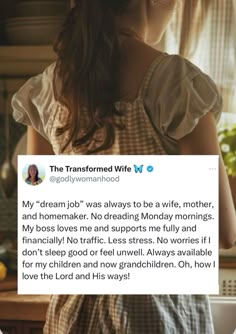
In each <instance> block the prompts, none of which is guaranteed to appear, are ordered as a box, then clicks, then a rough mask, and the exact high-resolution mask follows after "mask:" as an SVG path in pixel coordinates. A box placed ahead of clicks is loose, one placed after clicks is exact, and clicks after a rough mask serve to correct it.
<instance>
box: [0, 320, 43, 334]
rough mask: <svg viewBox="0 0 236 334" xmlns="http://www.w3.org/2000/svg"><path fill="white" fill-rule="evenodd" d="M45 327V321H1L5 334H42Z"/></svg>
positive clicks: (1, 327)
mask: <svg viewBox="0 0 236 334" xmlns="http://www.w3.org/2000/svg"><path fill="white" fill-rule="evenodd" d="M43 326H44V322H43V321H15V320H11V321H10V320H7V321H6V320H0V329H1V331H2V332H3V334H42V333H43Z"/></svg>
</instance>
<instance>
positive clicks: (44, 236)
mask: <svg viewBox="0 0 236 334" xmlns="http://www.w3.org/2000/svg"><path fill="white" fill-rule="evenodd" d="M218 161H219V157H218V156H174V155H172V156H170V155H163V156H143V155H142V156H102V155H101V156H64V155H60V156H19V157H18V293H19V294H217V293H218V292H219V286H218Z"/></svg>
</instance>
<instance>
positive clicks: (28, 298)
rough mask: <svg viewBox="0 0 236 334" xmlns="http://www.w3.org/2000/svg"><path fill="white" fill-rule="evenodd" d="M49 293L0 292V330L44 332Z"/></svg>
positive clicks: (27, 333)
mask: <svg viewBox="0 0 236 334" xmlns="http://www.w3.org/2000/svg"><path fill="white" fill-rule="evenodd" d="M49 300H50V296H49V295H34V296H32V295H17V293H16V291H8V292H1V293H0V330H1V331H2V332H3V334H43V326H44V323H45V320H46V312H47V307H48V303H49Z"/></svg>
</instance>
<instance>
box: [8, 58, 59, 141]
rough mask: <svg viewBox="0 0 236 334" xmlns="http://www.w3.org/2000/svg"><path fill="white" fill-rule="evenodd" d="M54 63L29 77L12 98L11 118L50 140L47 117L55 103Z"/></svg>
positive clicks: (48, 117) (49, 115) (50, 114)
mask: <svg viewBox="0 0 236 334" xmlns="http://www.w3.org/2000/svg"><path fill="white" fill-rule="evenodd" d="M54 67H55V63H53V64H51V65H50V66H49V67H47V68H46V69H45V71H44V72H43V73H42V74H39V75H37V76H34V77H32V78H30V79H29V80H28V81H27V82H26V83H25V84H24V85H23V86H22V87H21V88H20V89H19V91H18V92H16V93H15V94H14V96H13V98H12V108H13V118H14V119H15V121H16V122H19V123H22V124H24V125H27V126H28V125H30V126H32V127H33V128H34V129H35V130H36V131H37V132H38V133H39V134H40V135H41V136H42V137H44V138H45V139H46V140H47V141H48V142H50V135H49V134H50V131H49V119H50V117H51V116H52V107H53V105H54V104H55V103H54V102H55V99H54V93H53V87H52V77H53V71H54Z"/></svg>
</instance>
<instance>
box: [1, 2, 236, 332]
mask: <svg viewBox="0 0 236 334" xmlns="http://www.w3.org/2000/svg"><path fill="white" fill-rule="evenodd" d="M70 6H72V1H69V0H55V1H53V0H41V1H36V0H0V168H1V175H0V178H1V182H0V262H3V263H5V265H6V266H7V268H8V275H9V274H10V276H9V277H14V275H15V274H16V268H17V262H16V260H17V251H16V249H17V241H16V240H17V199H16V193H17V189H16V175H15V172H14V171H16V158H17V154H24V153H25V145H26V137H25V131H26V128H25V127H24V126H22V125H20V124H17V123H15V122H14V121H13V119H12V117H11V113H12V110H11V106H10V102H11V98H12V95H13V94H14V92H15V91H16V90H18V89H19V87H21V86H22V84H23V83H24V82H25V81H26V80H27V79H28V78H29V77H31V76H33V75H37V74H38V73H40V72H42V71H43V70H44V69H45V67H46V66H47V65H49V64H50V63H52V62H53V61H54V60H55V55H54V53H53V50H52V43H53V40H54V38H55V35H56V33H57V31H58V29H59V27H60V25H61V24H62V22H63V20H64V17H65V16H66V14H67V12H68V10H69V8H70ZM235 32H236V1H235V0H181V1H180V2H179V6H178V8H177V10H176V13H175V15H174V17H173V20H172V22H171V24H170V26H169V28H168V30H167V32H166V33H165V35H164V37H163V39H162V40H161V42H160V44H159V45H157V48H158V49H160V50H162V51H165V52H168V53H172V54H180V55H182V56H184V57H186V58H187V59H189V60H190V61H192V62H193V63H195V64H196V65H197V66H199V67H200V68H201V69H202V70H203V71H204V72H206V73H207V74H208V75H209V76H211V77H212V78H213V80H214V81H215V82H216V84H217V86H218V89H219V91H220V92H221V94H222V96H223V100H224V107H223V116H222V118H221V120H220V124H219V125H218V129H219V142H220V145H221V148H222V153H223V156H224V160H225V164H226V168H227V172H228V174H229V178H230V182H231V186H232V189H233V188H234V190H233V194H234V199H235V203H236V125H235V124H236V70H235V69H236V38H235ZM234 125H235V126H234ZM235 205H236V204H235ZM220 259H221V260H220V266H221V270H220V293H221V295H224V296H236V274H235V273H236V248H235V247H234V248H233V249H231V250H229V251H223V252H221V257H220ZM0 271H1V267H0ZM12 275H13V276H12ZM0 279H1V273H0ZM5 281H6V280H5ZM6 282H7V283H8V284H9V285H8V290H9V289H16V280H14V282H13V281H11V280H10V279H9V280H8V281H6ZM1 287H3V283H1V282H0V291H1V289H2V290H4V289H3V288H1ZM9 287H10V288H9ZM36 293H37V292H36ZM48 301H49V296H47V297H44V296H38V297H37V298H30V297H28V298H26V297H24V296H16V295H15V294H14V292H12V294H11V293H5V294H4V293H1V298H0V320H1V319H2V320H1V321H0V325H1V326H0V328H1V329H2V330H3V329H4V328H5V329H6V330H5V333H8V334H10V333H26V334H27V333H31V334H32V333H35V334H36V333H42V326H43V321H44V319H45V312H46V308H47V304H48ZM20 302H22V304H20ZM217 303H218V301H217ZM217 303H216V302H215V303H214V302H212V308H213V311H214V321H215V325H216V324H217V325H216V326H217V331H216V333H219V334H221V333H222V334H225V333H232V331H231V332H230V331H228V330H226V328H225V327H224V326H225V325H226V324H228V325H229V326H231V327H230V328H233V323H232V321H233V320H234V317H232V314H233V313H232V310H233V309H232V308H231V306H230V305H231V304H229V303H228V302H227V303H226V304H227V305H226V304H224V305H226V306H227V307H226V308H224V309H223V308H220V309H219V308H218V304H217ZM222 305H223V304H222ZM235 305H236V304H235V302H234V310H235ZM228 307H229V308H228ZM219 310H220V311H219ZM223 312H225V313H223ZM233 312H234V314H235V311H233ZM12 319H14V323H13V322H12ZM222 319H224V320H223V321H221V320H222ZM9 320H10V322H9ZM20 320H24V322H23V323H22V322H21V321H20ZM32 321H33V322H32ZM217 321H218V323H217ZM4 324H5V325H4ZM222 326H223V327H222ZM16 328H17V329H16Z"/></svg>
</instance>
